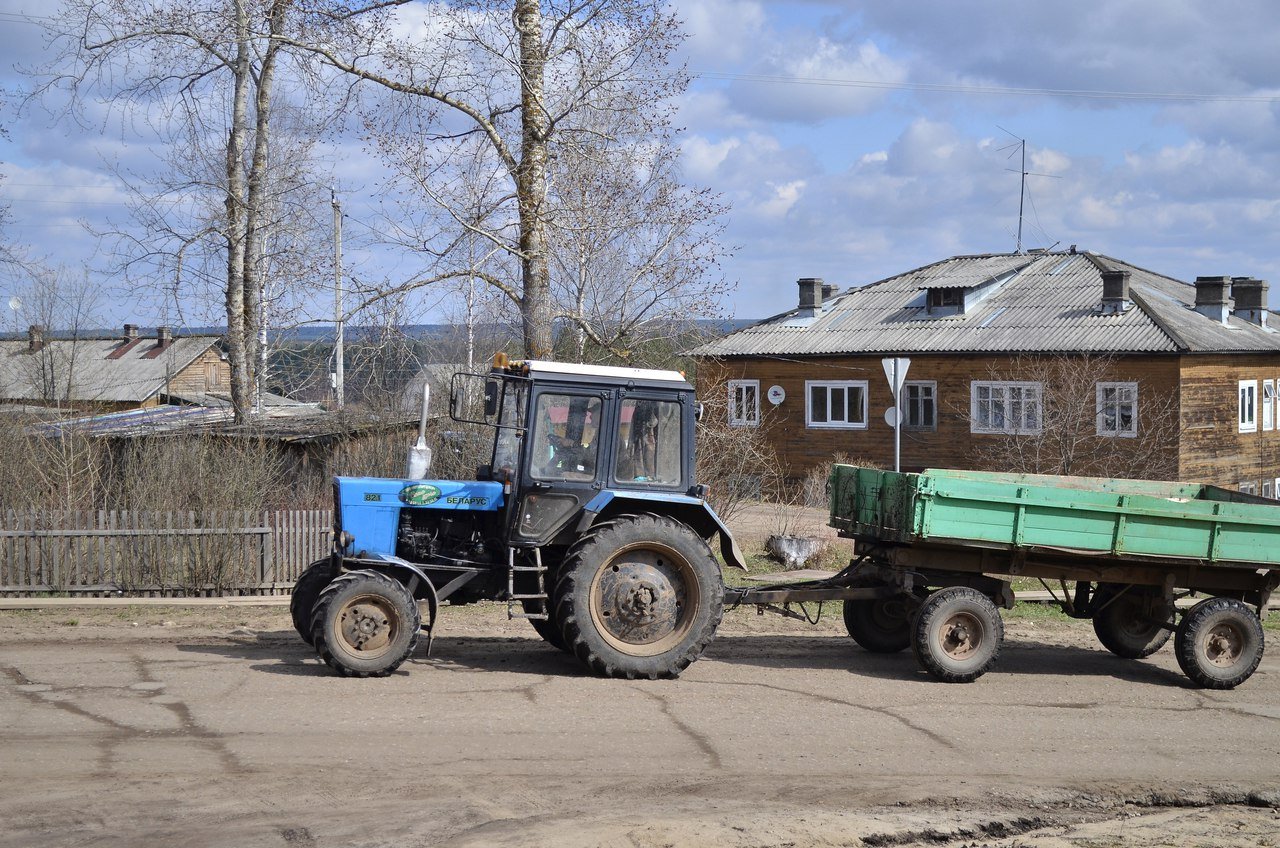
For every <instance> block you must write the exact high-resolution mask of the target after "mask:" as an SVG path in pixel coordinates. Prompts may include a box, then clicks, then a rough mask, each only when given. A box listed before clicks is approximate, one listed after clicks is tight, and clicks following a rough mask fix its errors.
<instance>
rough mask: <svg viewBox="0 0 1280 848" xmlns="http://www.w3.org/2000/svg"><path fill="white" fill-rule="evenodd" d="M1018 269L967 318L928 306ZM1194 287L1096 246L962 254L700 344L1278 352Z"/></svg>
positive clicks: (1271, 334)
mask: <svg viewBox="0 0 1280 848" xmlns="http://www.w3.org/2000/svg"><path fill="white" fill-rule="evenodd" d="M1103 269H1116V270H1127V271H1129V272H1130V278H1129V288H1130V293H1131V298H1132V301H1133V304H1134V306H1133V307H1132V308H1130V309H1129V310H1127V311H1126V312H1123V313H1119V314H1102V313H1101V312H1100V310H1099V306H1100V304H1101V301H1102V270H1103ZM1011 272H1012V276H1011V277H1009V278H1008V279H1006V280H1005V281H1004V282H1002V283H1000V284H999V285H997V286H996V287H995V289H994V291H992V293H991V294H990V295H988V296H987V297H986V298H985V299H983V300H982V301H981V302H980V303H979V304H977V305H976V306H975V307H973V308H972V309H971V310H970V311H969V312H967V313H965V314H963V315H950V316H945V317H934V316H930V315H929V314H927V312H926V310H925V307H924V303H923V296H922V293H921V292H920V289H921V288H930V287H943V286H961V285H963V286H965V287H968V286H977V285H981V284H982V283H987V282H990V281H992V280H993V279H997V278H1000V277H1001V276H1002V275H1008V274H1010V273H1011ZM1194 303H1195V287H1194V286H1193V285H1191V284H1189V283H1183V282H1181V281H1179V280H1175V279H1172V278H1170V277H1165V276H1162V275H1160V274H1156V273H1153V272H1151V271H1148V270H1146V269H1144V268H1139V267H1137V266H1134V265H1129V264H1127V263H1125V262H1121V261H1119V260H1116V259H1112V258H1110V257H1106V256H1101V255H1098V254H1089V253H1039V254H1030V255H1024V254H997V255H990V256H957V257H953V258H951V259H946V260H943V261H941V262H936V263H934V264H932V265H927V266H925V267H923V268H917V269H915V270H913V271H908V272H906V273H905V274H900V275H898V276H895V277H890V278H888V279H885V280H881V281H879V282H877V283H872V284H870V285H867V286H863V287H861V288H852V289H849V290H848V291H846V292H845V293H844V294H841V295H839V296H837V297H835V298H833V299H832V300H831V301H830V302H828V303H827V304H824V306H823V310H822V314H821V315H820V316H819V317H818V318H817V319H816V320H814V321H812V322H811V323H809V324H807V325H805V326H794V325H793V326H787V322H788V320H789V319H791V318H793V317H794V316H795V314H796V311H795V310H792V311H790V312H786V313H783V314H782V315H777V316H774V317H773V318H769V319H766V320H764V321H761V322H760V323H758V324H754V325H752V326H750V327H746V328H744V329H742V330H739V331H738V332H736V333H732V334H730V335H728V336H725V337H724V338H721V339H717V340H716V341H713V342H709V343H707V344H705V345H702V346H701V347H699V348H697V349H695V350H694V351H692V353H693V355H695V356H765V355H793V356H803V355H825V354H841V353H964V352H969V353H1083V352H1090V353H1103V352H1110V353H1178V352H1214V351H1280V332H1276V331H1273V330H1264V329H1262V328H1261V327H1258V326H1256V325H1254V324H1251V323H1249V322H1247V321H1244V320H1242V319H1240V318H1236V317H1234V316H1233V317H1231V318H1230V319H1229V323H1228V324H1227V325H1223V324H1220V323H1218V322H1217V321H1214V320H1213V319H1211V318H1208V317H1206V316H1204V315H1201V314H1200V313H1198V312H1196V311H1195V310H1194V309H1193V308H1192V306H1193V304H1194Z"/></svg>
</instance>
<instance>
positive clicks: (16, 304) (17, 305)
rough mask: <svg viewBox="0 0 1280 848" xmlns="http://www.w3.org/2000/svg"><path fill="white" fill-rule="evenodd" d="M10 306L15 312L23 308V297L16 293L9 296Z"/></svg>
mask: <svg viewBox="0 0 1280 848" xmlns="http://www.w3.org/2000/svg"><path fill="white" fill-rule="evenodd" d="M9 308H10V309H12V310H13V311H14V312H17V311H18V310H19V309H21V308H22V298H20V297H18V296H17V295H16V294H15V295H14V296H13V297H11V298H9Z"/></svg>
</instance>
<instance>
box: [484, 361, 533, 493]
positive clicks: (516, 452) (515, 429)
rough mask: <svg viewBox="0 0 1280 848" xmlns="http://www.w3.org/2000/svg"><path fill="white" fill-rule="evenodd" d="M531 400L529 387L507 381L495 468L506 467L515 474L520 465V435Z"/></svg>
mask: <svg viewBox="0 0 1280 848" xmlns="http://www.w3.org/2000/svg"><path fill="white" fill-rule="evenodd" d="M528 402H529V387H528V386H526V385H522V384H520V383H518V382H515V381H514V380H511V381H506V385H505V386H504V387H503V389H502V409H501V410H500V411H499V414H498V435H497V438H496V441H495V442H494V446H493V470H494V472H495V473H498V472H500V471H501V470H502V469H506V471H507V474H508V476H511V475H514V474H515V470H516V468H517V467H518V466H519V465H520V437H521V436H522V435H523V431H522V430H521V429H520V428H522V427H524V410H525V404H527V403H528Z"/></svg>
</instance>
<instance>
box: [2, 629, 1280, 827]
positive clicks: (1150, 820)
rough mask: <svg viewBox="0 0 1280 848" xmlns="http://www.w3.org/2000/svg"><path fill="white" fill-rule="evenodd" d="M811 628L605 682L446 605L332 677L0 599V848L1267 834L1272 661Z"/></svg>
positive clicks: (1278, 742)
mask: <svg viewBox="0 0 1280 848" xmlns="http://www.w3.org/2000/svg"><path fill="white" fill-rule="evenodd" d="M838 618H839V616H838V614H837V615H835V616H832V615H831V611H830V609H828V614H827V617H826V618H825V619H824V620H823V621H822V622H821V623H820V624H819V625H818V626H817V627H809V626H807V625H804V624H798V623H793V622H790V621H787V620H785V619H781V618H778V617H776V616H769V617H764V618H761V617H757V616H756V615H755V613H754V611H752V612H747V611H745V610H739V611H735V612H733V613H731V614H730V615H729V616H728V617H727V619H726V623H725V626H724V628H723V629H722V631H721V633H722V635H721V637H720V638H719V639H718V640H717V641H716V642H715V643H714V644H713V645H712V647H711V649H710V651H709V653H708V654H707V656H705V657H704V658H703V659H702V660H700V661H699V662H697V663H695V664H694V665H693V666H691V667H690V668H689V670H688V671H687V672H685V674H684V675H683V676H682V677H681V678H680V679H679V680H677V681H658V682H650V681H638V682H627V681H617V680H599V679H596V678H593V677H589V676H586V675H585V674H584V673H583V672H582V671H581V669H580V668H579V666H578V664H577V663H576V662H575V661H573V660H572V659H570V658H568V657H566V656H565V655H563V654H560V653H558V652H557V651H555V650H554V649H552V648H550V647H548V646H547V645H545V644H544V643H543V642H541V641H539V640H538V639H537V638H536V637H535V636H534V635H533V632H532V630H531V629H530V628H529V627H528V625H527V624H526V623H525V622H521V621H514V622H509V621H507V620H506V619H505V607H497V606H481V607H477V608H469V609H458V610H452V609H446V610H444V611H443V613H442V616H441V622H440V629H441V637H440V638H439V639H437V641H436V645H435V650H434V652H433V655H432V656H431V657H427V656H426V655H425V652H424V651H423V650H422V649H421V648H420V649H419V651H418V653H417V654H416V655H415V656H414V658H413V659H412V660H411V661H410V662H408V663H407V664H406V665H405V666H404V667H403V668H402V669H401V670H400V672H398V673H397V674H395V675H394V676H392V677H390V678H388V679H384V680H345V679H341V678H338V677H335V676H333V675H332V674H330V673H329V672H328V671H327V670H326V669H325V668H324V666H322V665H321V664H320V663H319V662H318V661H317V660H316V659H315V658H314V656H313V655H312V653H311V651H310V649H309V648H307V647H306V646H305V645H303V644H302V643H301V641H299V640H298V639H297V638H296V637H295V636H294V634H293V632H292V630H291V629H289V623H288V613H287V611H286V610H283V609H281V608H279V607H274V608H262V609H245V608H201V609H186V610H181V609H166V608H146V609H141V608H125V609H109V610H96V611H93V610H41V611H35V612H31V611H3V612H0V717H3V721H2V722H0V822H3V826H0V847H7V846H63V845H66V846H72V845H75V846H80V845H85V846H88V845H93V846H116V845H120V846H149V845H156V846H160V845H163V846H177V845H183V846H197V848H200V846H246V848H247V847H249V846H489V845H495V846H496V845H503V846H511V845H531V846H542V845H546V846H567V848H573V846H629V848H635V846H641V847H642V848H648V846H703V845H705V846H837V845H839V846H864V845H865V846H890V845H952V846H985V845H991V846H1009V847H1011V846H1022V847H1023V848H1027V847H1028V846H1035V848H1044V847H1045V846H1079V848H1084V847H1085V846H1088V848H1101V847H1102V846H1112V845H1114V846H1120V845H1125V846H1163V845H1170V846H1173V845H1177V846H1187V845H1204V846H1210V845H1212V846H1276V845H1280V817H1278V812H1277V806H1280V650H1277V649H1275V648H1274V647H1273V649H1272V653H1271V654H1270V655H1269V656H1268V657H1267V658H1266V659H1264V661H1263V664H1262V667H1261V668H1260V669H1259V670H1258V672H1257V674H1256V675H1255V676H1254V677H1253V678H1252V679H1251V680H1250V681H1249V682H1247V683H1246V684H1245V685H1244V686H1242V687H1240V688H1239V689H1237V690H1235V691H1232V692H1206V691H1201V690H1196V689H1192V688H1190V687H1189V685H1188V684H1187V682H1186V680H1185V679H1184V678H1183V677H1182V675H1181V674H1180V673H1179V672H1178V670H1177V666H1176V664H1175V662H1174V659H1173V655H1172V651H1171V650H1170V648H1165V649H1164V650H1163V651H1161V652H1160V653H1159V654H1157V655H1156V656H1154V657H1152V658H1150V659H1149V660H1145V661H1140V662H1132V661H1125V660H1120V659H1117V658H1116V657H1113V656H1111V655H1110V654H1108V653H1106V652H1105V651H1103V650H1102V649H1101V648H1100V647H1098V646H1097V645H1096V643H1095V641H1094V639H1093V635H1092V631H1091V629H1090V627H1089V625H1088V623H1087V622H1084V623H1079V622H1064V621H1056V620H1039V619H1034V618H1033V619H1021V618H1016V617H1015V618H1011V619H1010V621H1009V637H1008V641H1007V643H1006V648H1005V651H1004V654H1003V655H1002V657H1001V660H1000V663H999V665H998V666H997V669H996V670H995V671H994V672H992V673H990V674H988V675H987V676H985V677H983V678H982V679H981V680H979V681H977V682H976V683H973V684H969V685H946V684H942V683H937V682H934V681H933V680H931V679H929V678H928V677H926V676H924V675H923V673H922V672H919V671H918V670H917V669H916V667H915V664H914V662H913V661H912V659H911V657H910V654H909V652H908V653H906V654H903V655H896V656H877V655H872V654H868V653H866V652H864V651H862V650H860V649H857V648H856V647H854V646H853V644H852V642H850V640H849V639H848V638H847V637H846V636H844V635H843V632H842V629H841V626H840V625H839V624H838ZM1268 635H1274V631H1269V633H1268Z"/></svg>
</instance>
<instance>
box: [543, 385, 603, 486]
mask: <svg viewBox="0 0 1280 848" xmlns="http://www.w3.org/2000/svg"><path fill="white" fill-rule="evenodd" d="M600 410H601V402H600V398H598V397H586V396H582V395H561V394H542V395H539V396H538V405H537V408H536V410H535V411H534V417H533V441H532V442H531V443H530V453H529V455H530V460H529V466H530V470H531V473H532V475H533V477H534V479H536V480H577V481H590V480H594V479H595V478H596V459H597V457H598V455H599V453H600Z"/></svg>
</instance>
